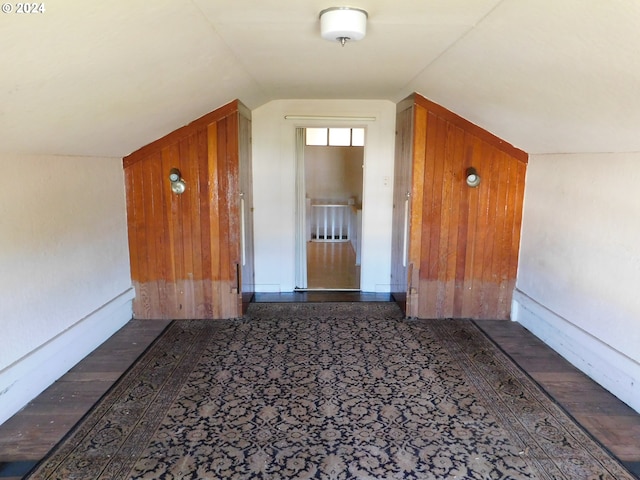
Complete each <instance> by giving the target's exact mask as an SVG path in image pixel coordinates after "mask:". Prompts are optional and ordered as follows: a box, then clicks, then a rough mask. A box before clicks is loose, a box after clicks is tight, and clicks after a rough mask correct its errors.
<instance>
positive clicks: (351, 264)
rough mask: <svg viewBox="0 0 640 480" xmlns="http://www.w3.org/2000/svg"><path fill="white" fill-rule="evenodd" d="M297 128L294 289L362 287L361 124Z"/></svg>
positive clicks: (350, 288) (362, 147) (362, 141)
mask: <svg viewBox="0 0 640 480" xmlns="http://www.w3.org/2000/svg"><path fill="white" fill-rule="evenodd" d="M296 133H297V144H298V145H297V182H296V184H297V185H296V187H297V188H296V190H297V196H298V199H297V207H298V208H297V212H298V215H297V223H298V225H297V229H296V230H297V236H298V238H297V242H296V246H297V250H298V254H297V260H296V261H297V263H298V265H297V278H296V285H297V288H296V289H297V290H360V258H361V255H360V252H361V243H362V239H361V236H362V191H363V166H364V133H365V131H364V128H333V127H323V128H317V127H314V128H298V129H297V132H296Z"/></svg>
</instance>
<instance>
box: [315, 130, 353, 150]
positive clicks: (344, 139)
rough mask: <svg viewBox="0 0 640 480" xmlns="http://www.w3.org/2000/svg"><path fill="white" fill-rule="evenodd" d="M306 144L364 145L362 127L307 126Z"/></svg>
mask: <svg viewBox="0 0 640 480" xmlns="http://www.w3.org/2000/svg"><path fill="white" fill-rule="evenodd" d="M305 130H306V135H305V137H306V141H305V143H306V145H308V146H330V147H364V128H307V129H305Z"/></svg>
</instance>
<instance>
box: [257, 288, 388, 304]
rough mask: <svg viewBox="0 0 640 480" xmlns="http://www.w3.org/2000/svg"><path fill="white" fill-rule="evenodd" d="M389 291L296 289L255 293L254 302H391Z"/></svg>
mask: <svg viewBox="0 0 640 480" xmlns="http://www.w3.org/2000/svg"><path fill="white" fill-rule="evenodd" d="M392 301H393V298H392V297H391V294H390V293H376V292H362V291H360V290H309V289H305V290H296V291H293V292H277V293H256V294H255V295H254V298H253V302H255V303H295V302H299V303H305V302H392Z"/></svg>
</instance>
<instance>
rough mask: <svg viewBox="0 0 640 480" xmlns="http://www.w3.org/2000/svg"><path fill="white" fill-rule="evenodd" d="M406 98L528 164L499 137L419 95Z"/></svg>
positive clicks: (526, 159)
mask: <svg viewBox="0 0 640 480" xmlns="http://www.w3.org/2000/svg"><path fill="white" fill-rule="evenodd" d="M408 98H413V102H414V103H415V104H416V105H419V106H421V107H423V108H425V109H427V110H428V111H429V112H431V113H433V114H434V115H436V116H438V117H441V118H443V119H445V120H447V121H448V122H451V123H453V124H454V125H457V126H459V127H460V128H462V129H463V130H465V131H466V132H468V133H470V134H471V135H474V136H476V137H478V138H479V139H481V140H482V141H485V142H487V143H489V144H490V145H493V146H494V147H496V148H498V149H499V150H501V151H503V152H505V153H506V154H508V155H510V156H512V157H514V158H515V159H517V160H519V161H521V162H523V163H528V162H529V154H528V153H527V152H525V151H523V150H520V149H519V148H517V147H514V146H513V145H511V144H510V143H508V142H506V141H504V140H502V139H501V138H500V137H497V136H496V135H494V134H493V133H491V132H489V131H487V130H485V129H484V128H482V127H479V126H478V125H476V124H475V123H472V122H470V121H469V120H466V119H464V118H462V117H461V116H460V115H458V114H456V113H453V112H452V111H451V110H447V109H446V108H445V107H443V106H441V105H438V104H437V103H435V102H432V101H431V100H428V99H427V98H425V97H423V96H422V95H420V94H419V93H414V94H413V95H411V96H410V97H408ZM405 100H406V99H405ZM402 103H404V101H403V102H401V104H402ZM399 105H400V104H399Z"/></svg>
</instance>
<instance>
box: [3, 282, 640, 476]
mask: <svg viewBox="0 0 640 480" xmlns="http://www.w3.org/2000/svg"><path fill="white" fill-rule="evenodd" d="M255 300H256V301H265V302H269V301H389V300H390V296H389V295H387V294H366V293H360V292H346V293H340V292H326V293H322V292H304V293H291V294H258V295H256V297H255ZM476 323H477V324H478V325H479V326H480V328H481V329H482V330H483V331H484V332H485V333H486V334H487V335H488V336H489V337H490V338H491V339H492V340H493V341H494V342H496V344H498V345H499V346H500V347H501V348H502V349H503V350H504V351H505V352H506V353H507V354H509V355H510V356H511V357H512V358H513V359H514V361H515V362H516V363H518V364H519V365H520V366H521V367H522V368H523V369H524V370H525V371H526V372H527V373H528V374H529V375H531V377H533V378H534V379H535V380H536V381H537V382H538V383H539V384H540V385H541V386H542V387H543V388H544V389H545V390H546V391H547V392H548V394H549V395H551V396H552V397H553V398H554V399H555V400H556V401H557V402H558V403H559V404H560V405H562V406H563V407H564V408H565V409H566V410H567V411H568V412H569V413H570V414H571V415H572V416H573V417H574V418H575V419H576V420H577V421H578V422H579V423H580V424H581V425H582V426H583V427H584V428H585V429H586V430H587V431H588V432H590V433H591V434H592V435H593V436H594V437H595V438H596V439H598V440H599V441H600V442H601V443H602V444H603V445H604V446H605V447H606V448H608V449H609V450H610V451H611V452H612V453H613V454H614V455H615V456H617V457H618V458H619V459H620V460H621V461H622V462H623V463H624V464H625V465H626V466H627V468H629V469H630V470H631V471H633V472H634V473H635V475H636V476H638V478H640V415H639V414H637V413H635V412H634V411H633V410H632V409H631V408H629V407H628V406H626V405H625V404H624V403H622V402H620V401H619V400H617V399H616V398H615V397H614V396H613V395H611V394H609V393H608V392H606V391H605V390H604V389H602V388H601V387H599V386H598V385H597V384H595V383H594V382H593V381H591V380H590V379H588V378H587V377H586V376H585V375H583V374H582V373H580V372H579V371H577V370H576V369H575V368H574V367H572V366H571V365H569V364H568V363H567V362H566V361H565V360H564V359H562V358H561V357H560V356H559V355H557V354H556V353H555V352H553V351H552V350H550V349H549V348H548V347H547V346H545V345H544V344H543V343H542V342H541V341H539V340H538V339H537V338H535V337H534V336H533V335H532V334H531V333H529V332H528V331H527V330H526V329H524V328H523V327H522V326H520V325H519V324H517V323H514V322H510V321H490V320H482V321H478V322H476ZM167 325H168V322H166V321H157V320H132V321H131V322H129V323H128V324H127V325H126V326H125V327H123V328H122V329H121V330H120V331H118V332H117V333H116V334H115V335H113V336H112V337H111V338H110V339H109V340H107V341H106V342H105V343H104V344H103V345H102V346H100V347H99V348H98V349H97V350H96V351H94V352H93V353H92V354H91V355H89V356H88V357H87V358H85V359H84V360H83V361H82V362H80V363H79V364H78V365H77V366H75V367H74V368H73V369H71V370H70V371H69V372H68V373H67V374H66V375H65V376H63V377H62V378H61V379H60V380H59V381H58V382H56V383H55V384H54V385H52V386H51V387H50V388H49V389H47V390H46V391H45V392H43V393H42V394H41V395H40V396H38V397H37V398H36V399H35V400H34V401H32V402H31V403H29V405H27V406H26V407H25V408H24V409H23V410H21V411H20V412H19V413H17V414H16V415H15V416H13V417H12V418H11V419H9V420H8V421H7V422H5V423H4V424H3V425H1V426H0V479H1V480H7V479H11V480H17V479H21V478H22V476H23V475H24V474H26V473H27V471H28V470H29V469H30V468H31V467H32V466H33V465H35V463H36V462H38V461H39V460H40V459H41V458H43V457H44V456H45V455H46V453H47V452H48V451H49V450H50V449H51V448H52V447H53V446H54V445H55V444H56V443H57V442H58V441H59V440H61V439H62V437H63V436H64V435H65V434H66V433H67V432H68V431H69V429H70V428H71V427H72V426H73V425H74V424H75V423H76V422H77V421H79V420H80V419H81V418H82V416H83V415H84V414H85V413H86V412H87V411H88V410H89V409H90V408H91V406H92V405H93V404H94V403H95V402H96V401H98V400H99V399H100V397H101V396H102V395H103V394H104V393H105V392H106V391H107V389H108V388H109V387H110V386H111V385H112V384H113V383H114V382H115V381H116V380H117V379H118V378H119V376H120V375H121V374H122V373H123V372H125V371H126V370H127V368H128V367H129V366H130V365H131V363H133V362H134V361H135V359H136V358H138V356H139V355H140V354H141V353H142V352H143V351H144V350H145V349H146V348H147V347H148V345H150V344H151V343H152V342H153V340H154V339H155V338H156V337H157V336H158V335H159V334H160V333H161V332H162V331H163V330H164V329H165V327H166V326H167Z"/></svg>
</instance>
